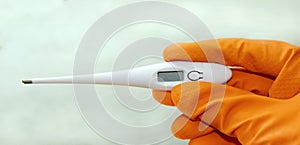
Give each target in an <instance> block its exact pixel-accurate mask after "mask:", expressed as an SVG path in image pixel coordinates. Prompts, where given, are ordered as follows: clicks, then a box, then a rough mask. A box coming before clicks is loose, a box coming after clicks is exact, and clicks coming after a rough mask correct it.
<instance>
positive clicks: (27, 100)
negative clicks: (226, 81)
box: [0, 0, 300, 145]
mask: <svg viewBox="0 0 300 145" xmlns="http://www.w3.org/2000/svg"><path fill="white" fill-rule="evenodd" d="M164 1H165V2H170V3H172V4H176V5H178V6H180V7H183V8H185V9H187V10H189V11H191V12H192V13H194V14H196V15H197V16H198V17H199V18H200V19H201V20H202V21H203V22H204V23H205V24H206V25H207V26H208V28H209V29H210V31H211V32H212V33H213V35H214V36H215V37H216V38H222V37H244V38H253V39H275V40H283V41H287V42H289V43H292V44H295V45H300V39H299V38H300V33H299V32H300V30H299V26H300V17H299V14H300V9H299V5H300V1H297V0H286V1H280V0H263V1H261V0H251V1H239V0H226V1H220V0H209V1H207V0H189V1H183V0H164ZM131 2H136V1H135V0H86V1H81V0H0V67H1V68H0V70H1V71H0V73H1V76H0V78H1V81H0V83H1V88H0V144H4V145H19V144H24V145H40V144H43V145H99V144H105V145H113V144H114V143H112V142H110V141H108V140H106V139H104V138H103V137H100V136H98V135H97V134H96V133H95V132H93V131H92V130H91V129H90V128H89V127H88V125H87V124H86V123H85V121H84V119H83V118H82V117H81V115H80V113H79V111H78V108H77V107H76V104H75V99H74V91H73V86H72V85H36V86H33V85H31V86H24V85H22V84H21V79H24V78H32V77H42V76H54V75H55V76H57V75H68V74H72V72H73V63H74V59H75V54H76V50H77V48H78V45H79V43H80V40H81V38H82V37H83V35H84V33H85V32H86V31H87V29H88V28H89V27H90V26H91V25H92V24H93V23H94V22H95V21H96V20H97V19H98V18H100V17H101V16H103V15H104V14H106V13H108V12H109V11H111V10H112V9H114V8H117V7H119V6H123V5H125V4H129V3H131ZM162 13H163V12H162ZM141 30H142V31H141ZM133 32H134V33H133ZM137 32H139V33H137ZM139 34H141V35H142V34H149V35H156V36H157V35H159V34H162V35H163V34H164V36H165V37H166V36H168V37H170V38H169V39H171V40H174V41H188V38H187V37H186V36H184V35H183V34H182V33H180V32H178V31H174V29H171V28H166V26H159V25H152V24H146V25H143V26H136V27H130V28H128V29H127V30H124V31H122V32H120V33H119V34H118V36H116V38H114V39H113V40H111V42H110V43H109V44H108V45H107V46H106V48H105V51H104V52H103V54H101V55H103V57H102V58H101V59H99V64H98V65H99V68H96V69H95V70H96V71H99V72H100V71H107V70H110V69H111V67H112V66H111V64H112V63H113V60H110V58H111V57H113V56H115V54H114V53H113V52H112V51H113V50H114V51H115V50H116V49H121V48H123V47H124V45H125V44H126V41H125V40H124V38H125V37H124V36H126V38H127V39H128V38H132V39H135V38H137V37H139V36H140V35H139ZM165 34H168V35H165ZM99 90H102V91H103V90H104V92H102V93H103V94H104V97H106V98H109V97H110V95H113V93H112V91H111V90H110V89H109V86H99ZM105 91H106V92H105ZM145 92H146V95H145V96H148V97H149V95H150V94H149V93H150V92H149V91H145V90H136V95H137V96H140V97H141V98H140V99H143V96H142V95H140V94H144V93H145ZM107 101H109V99H108V100H107ZM112 104H113V103H112ZM108 107H109V106H108ZM110 107H111V108H110V109H111V110H112V112H114V114H116V115H118V112H117V111H118V109H120V108H118V106H115V107H114V106H110ZM165 109H166V110H168V109H170V108H168V107H165ZM166 112H167V111H166ZM163 113H164V112H163ZM163 113H162V112H159V113H157V114H156V115H157V118H158V119H159V118H160V117H162V116H164V114H163ZM122 114H123V116H122V115H120V116H119V117H120V118H123V119H125V120H126V119H128V120H127V121H129V122H130V121H132V122H134V118H133V120H131V119H130V118H126V117H125V118H124V116H127V115H128V116H130V115H132V114H130V112H128V114H124V113H122ZM152 115H153V113H152ZM154 116H155V113H154ZM154 120H155V119H154ZM140 121H143V120H140ZM144 121H145V122H147V121H149V120H147V119H145V120H144ZM152 121H153V120H152ZM161 144H162V145H169V144H170V145H171V144H172V145H185V144H187V141H181V140H178V139H175V138H170V139H169V140H167V141H165V142H163V143H161Z"/></svg>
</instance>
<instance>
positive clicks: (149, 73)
mask: <svg viewBox="0 0 300 145" xmlns="http://www.w3.org/2000/svg"><path fill="white" fill-rule="evenodd" d="M231 76H232V72H231V70H230V69H229V68H228V67H227V66H224V65H221V64H217V63H204V62H188V61H173V62H163V63H158V64H153V65H148V66H143V67H138V68H133V69H128V70H118V71H114V72H104V73H96V74H86V75H74V76H62V77H48V78H35V79H30V80H22V82H23V83H24V84H53V83H62V84H69V83H76V84H109V85H125V86H135V87H143V88H151V89H158V90H171V89H172V88H173V87H174V86H175V85H177V84H180V83H183V82H190V81H202V82H212V83H218V84H223V83H226V82H227V81H228V80H229V79H230V78H231Z"/></svg>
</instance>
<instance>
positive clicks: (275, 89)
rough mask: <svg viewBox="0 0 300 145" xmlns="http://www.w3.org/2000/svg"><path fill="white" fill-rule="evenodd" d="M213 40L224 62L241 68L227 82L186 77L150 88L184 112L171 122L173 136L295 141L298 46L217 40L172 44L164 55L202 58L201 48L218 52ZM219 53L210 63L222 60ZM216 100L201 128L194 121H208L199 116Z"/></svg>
mask: <svg viewBox="0 0 300 145" xmlns="http://www.w3.org/2000/svg"><path fill="white" fill-rule="evenodd" d="M216 41H217V42H218V43H217V44H219V47H220V48H221V50H222V52H223V55H224V59H225V65H228V66H240V67H243V68H244V69H232V71H233V77H232V79H231V80H230V81H228V82H227V84H226V85H221V84H212V83H207V82H188V83H183V84H181V85H177V86H175V87H174V88H173V89H172V90H171V91H167V92H164V91H159V90H153V96H154V98H155V99H156V100H158V101H159V102H161V103H162V104H166V105H173V106H176V107H177V108H178V109H179V110H180V111H181V112H182V113H183V114H182V115H181V116H179V117H178V118H177V119H176V120H175V122H174V123H173V126H172V131H173V133H174V135H175V136H176V137H178V138H181V139H190V144H191V145H194V144H197V145H200V144H201V145H202V144H203V145H237V144H243V145H244V144H245V145H266V144H270V145H277V144H278V145H283V144H284V145H295V144H300V94H299V92H300V48H299V47H297V46H293V45H290V44H288V43H285V42H280V41H267V40H248V39H218V40H209V41H201V42H198V43H178V44H174V45H171V46H169V47H167V48H166V49H165V51H164V58H165V60H166V61H175V60H185V61H200V62H207V58H206V57H205V55H204V52H207V51H206V50H208V49H209V52H212V53H213V51H217V50H218V46H216V45H215V44H216V43H215V42H216ZM203 50H204V51H203ZM220 58H221V57H218V56H216V57H215V59H214V60H209V62H217V63H224V62H222V59H220ZM212 86H213V88H214V91H216V90H217V93H216V92H214V93H213V94H212V92H211V89H212ZM218 90H220V92H221V93H219V94H218ZM222 90H225V93H223V94H222ZM210 95H215V96H212V97H211V96H210ZM218 95H223V96H224V98H223V96H221V97H220V96H218ZM210 97H211V98H214V99H212V100H209V99H211V98H210ZM218 104H221V106H220V108H217V109H219V110H218V113H217V115H216V117H215V118H214V119H213V121H212V123H210V124H206V125H207V126H208V128H206V129H205V130H204V131H200V130H199V124H200V123H206V122H207V120H202V115H203V114H204V113H208V114H209V113H210V111H212V112H213V111H216V106H218ZM205 111H206V112H205ZM208 122H209V121H208Z"/></svg>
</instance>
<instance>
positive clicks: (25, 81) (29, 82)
mask: <svg viewBox="0 0 300 145" xmlns="http://www.w3.org/2000/svg"><path fill="white" fill-rule="evenodd" d="M22 83H23V84H32V81H31V80H22Z"/></svg>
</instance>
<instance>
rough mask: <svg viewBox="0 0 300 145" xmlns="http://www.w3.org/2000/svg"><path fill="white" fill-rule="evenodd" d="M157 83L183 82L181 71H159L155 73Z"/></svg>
mask: <svg viewBox="0 0 300 145" xmlns="http://www.w3.org/2000/svg"><path fill="white" fill-rule="evenodd" d="M157 80H158V81H159V82H173V81H183V71H161V72H158V73H157Z"/></svg>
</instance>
